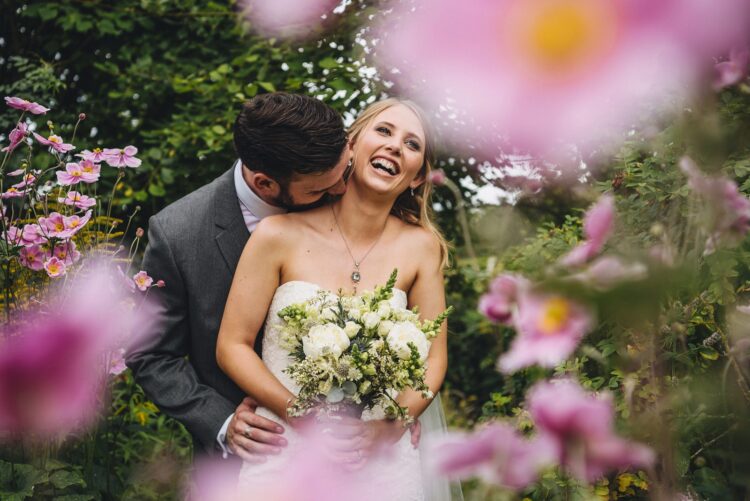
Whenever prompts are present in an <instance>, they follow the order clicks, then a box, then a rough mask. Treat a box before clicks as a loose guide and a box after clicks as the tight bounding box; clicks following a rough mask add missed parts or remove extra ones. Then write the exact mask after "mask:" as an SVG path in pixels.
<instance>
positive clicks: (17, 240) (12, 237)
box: [3, 226, 23, 247]
mask: <svg viewBox="0 0 750 501" xmlns="http://www.w3.org/2000/svg"><path fill="white" fill-rule="evenodd" d="M22 232H23V230H22V229H21V228H19V227H18V226H8V227H7V229H6V230H5V231H4V232H3V240H5V241H6V242H7V243H8V245H10V246H13V247H16V246H20V245H22V244H21V241H22V238H23V237H22Z"/></svg>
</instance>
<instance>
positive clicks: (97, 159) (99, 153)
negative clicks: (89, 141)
mask: <svg viewBox="0 0 750 501" xmlns="http://www.w3.org/2000/svg"><path fill="white" fill-rule="evenodd" d="M76 156H77V157H81V158H82V159H83V160H91V161H92V162H94V163H97V164H98V163H101V162H104V161H105V160H106V157H107V155H106V153H104V150H102V149H101V148H94V150H93V151H89V150H83V151H82V152H81V153H78V154H76Z"/></svg>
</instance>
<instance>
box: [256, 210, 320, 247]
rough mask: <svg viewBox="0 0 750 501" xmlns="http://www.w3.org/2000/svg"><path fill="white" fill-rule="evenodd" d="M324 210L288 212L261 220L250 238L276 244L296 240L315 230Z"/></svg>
mask: <svg viewBox="0 0 750 501" xmlns="http://www.w3.org/2000/svg"><path fill="white" fill-rule="evenodd" d="M324 211H325V209H324V208H323V207H318V208H315V209H310V210H307V211H304V212H289V213H287V214H277V215H274V216H268V217H265V218H263V220H261V221H260V222H259V223H258V225H257V226H256V227H255V230H254V231H253V234H252V238H255V239H263V240H267V239H272V240H274V241H276V242H279V243H281V242H283V241H285V240H293V241H294V240H298V239H299V237H300V235H301V233H302V232H304V231H306V230H309V229H311V228H312V229H314V228H316V227H317V226H318V225H319V223H320V221H321V220H322V218H323V214H324Z"/></svg>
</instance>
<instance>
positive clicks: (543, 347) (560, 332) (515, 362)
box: [498, 290, 594, 373]
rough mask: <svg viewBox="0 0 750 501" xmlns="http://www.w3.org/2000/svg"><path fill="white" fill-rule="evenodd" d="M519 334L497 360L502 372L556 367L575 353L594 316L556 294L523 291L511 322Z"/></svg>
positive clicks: (589, 328)
mask: <svg viewBox="0 0 750 501" xmlns="http://www.w3.org/2000/svg"><path fill="white" fill-rule="evenodd" d="M513 324H514V326H515V328H516V331H517V332H518V334H517V335H516V337H515V338H514V339H513V342H512V343H511V346H510V350H509V351H508V352H507V353H505V354H504V355H502V356H501V357H500V359H499V360H498V367H499V369H500V370H501V371H502V372H505V373H512V372H515V371H517V370H519V369H522V368H524V367H528V366H530V365H534V364H537V365H540V366H542V367H549V368H551V367H555V366H556V365H558V364H559V363H560V362H562V361H563V360H565V359H566V358H567V357H569V356H570V355H571V353H573V351H575V349H576V347H577V346H578V344H579V343H580V342H581V339H583V336H585V335H586V334H587V333H588V332H589V331H591V329H593V327H594V314H593V312H591V311H590V309H589V308H588V307H586V306H584V305H582V304H579V303H577V302H575V301H572V300H570V299H568V298H565V297H563V296H560V295H557V294H548V293H542V292H537V291H531V290H530V291H525V292H523V293H522V294H521V295H520V296H519V298H518V313H517V316H516V317H515V318H514V322H513Z"/></svg>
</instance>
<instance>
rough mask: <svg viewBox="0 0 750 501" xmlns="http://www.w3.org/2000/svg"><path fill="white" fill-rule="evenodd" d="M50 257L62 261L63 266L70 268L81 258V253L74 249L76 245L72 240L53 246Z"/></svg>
mask: <svg viewBox="0 0 750 501" xmlns="http://www.w3.org/2000/svg"><path fill="white" fill-rule="evenodd" d="M52 255H53V256H54V257H56V258H57V259H59V260H60V261H62V262H63V263H64V264H65V266H70V265H71V264H74V263H75V262H77V261H78V260H79V259H80V258H81V253H80V252H79V251H78V250H77V249H76V243H75V242H74V241H72V240H65V241H63V242H58V243H57V244H55V247H54V249H53V250H52Z"/></svg>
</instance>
